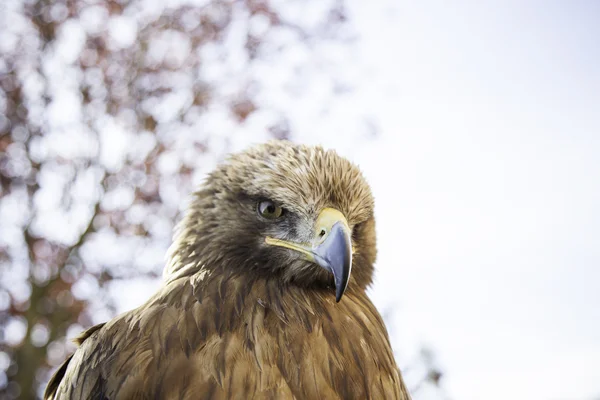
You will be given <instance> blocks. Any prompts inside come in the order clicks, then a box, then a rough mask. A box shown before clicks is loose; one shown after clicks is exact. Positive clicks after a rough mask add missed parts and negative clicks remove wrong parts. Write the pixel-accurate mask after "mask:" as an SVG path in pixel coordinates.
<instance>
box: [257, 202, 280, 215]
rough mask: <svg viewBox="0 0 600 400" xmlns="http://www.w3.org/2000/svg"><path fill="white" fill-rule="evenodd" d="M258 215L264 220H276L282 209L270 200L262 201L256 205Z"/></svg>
mask: <svg viewBox="0 0 600 400" xmlns="http://www.w3.org/2000/svg"><path fill="white" fill-rule="evenodd" d="M258 213H259V214H260V216H261V217H263V218H266V219H277V218H279V217H281V215H282V214H283V208H281V207H280V206H278V205H277V204H275V203H274V202H272V201H271V200H263V201H261V202H259V203H258Z"/></svg>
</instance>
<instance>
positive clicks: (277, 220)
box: [44, 141, 410, 400]
mask: <svg viewBox="0 0 600 400" xmlns="http://www.w3.org/2000/svg"><path fill="white" fill-rule="evenodd" d="M375 258H376V237H375V218H374V200H373V195H372V193H371V190H370V187H369V185H368V183H367V182H366V180H365V178H364V176H363V175H362V173H361V171H360V170H359V168H358V167H357V166H356V165H354V164H353V163H351V162H350V161H348V160H347V159H345V158H343V157H341V156H339V155H338V154H337V153H336V152H335V151H333V150H326V149H324V148H322V147H320V146H306V145H300V144H295V143H291V142H288V141H270V142H267V143H263V144H260V145H256V146H253V147H251V148H249V149H247V150H245V151H243V152H240V153H236V154H233V155H230V156H229V157H228V158H227V159H226V160H225V161H224V162H223V163H222V164H221V165H219V166H217V167H216V168H215V170H214V171H213V172H212V173H210V174H208V176H207V178H206V179H205V182H204V183H203V184H202V186H201V187H200V188H199V189H198V190H196V191H195V192H194V193H193V194H192V199H191V201H190V206H189V207H188V210H187V212H186V213H185V215H184V217H183V218H182V220H181V222H180V223H179V224H178V225H177V228H176V231H175V235H174V240H173V244H172V246H171V247H170V249H169V252H168V256H167V263H166V267H165V272H164V283H163V285H162V286H161V288H160V289H159V290H158V291H157V292H156V293H155V294H154V295H153V296H152V297H151V298H150V299H149V300H148V301H146V303H144V304H143V305H142V306H140V307H138V308H136V309H134V310H131V311H129V312H125V313H124V314H121V315H119V316H117V317H116V318H114V319H112V320H111V321H109V322H106V323H103V324H99V325H96V326H94V327H92V328H90V329H88V330H87V331H85V332H84V333H83V334H81V335H80V336H79V337H78V338H77V339H76V343H77V344H78V348H77V350H76V351H75V353H74V354H73V355H72V356H70V357H69V358H68V359H67V360H66V361H65V362H64V364H63V365H62V366H61V367H60V368H58V370H57V371H56V372H55V374H54V375H53V377H52V378H51V379H50V381H49V383H48V385H47V388H46V391H45V393H44V398H45V399H55V400H57V399H94V400H95V399H111V400H112V399H150V398H152V399H410V395H409V393H408V391H407V389H406V386H405V384H404V382H403V379H402V376H401V373H400V370H399V368H398V366H397V364H396V361H395V359H394V355H393V352H392V348H391V345H390V340H389V337H388V334H387V330H386V327H385V324H384V321H383V319H382V318H381V316H380V314H379V313H378V311H377V309H376V308H375V306H374V305H373V303H372V302H371V300H370V299H369V297H368V296H367V293H366V289H367V287H368V286H369V285H370V284H371V282H372V280H373V263H374V262H375Z"/></svg>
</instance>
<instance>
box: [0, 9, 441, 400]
mask: <svg viewBox="0 0 600 400" xmlns="http://www.w3.org/2000/svg"><path fill="white" fill-rule="evenodd" d="M351 39H352V31H351V29H349V22H348V21H347V18H346V12H345V8H344V4H343V2H342V1H337V0H331V1H330V0H327V1H326V0H290V1H283V0H281V1H267V0H246V1H234V0H230V1H226V0H214V1H209V0H170V1H166V2H162V1H157V0H121V1H107V0H78V1H76V0H45V1H32V0H3V1H2V2H0V196H1V197H0V398H3V399H4V398H5V399H11V398H36V397H39V396H40V394H41V391H42V388H43V386H44V385H45V382H46V381H47V379H48V378H49V375H50V373H51V371H52V370H53V369H54V368H56V367H57V366H58V365H60V364H61V363H62V362H63V361H64V359H65V358H66V356H67V355H68V354H69V353H71V352H72V351H73V350H74V345H73V344H72V343H71V342H70V341H69V340H67V339H66V338H67V337H69V338H73V337H74V336H75V335H77V334H78V333H79V332H80V331H81V330H82V329H84V328H86V327H88V326H90V325H92V324H94V323H99V322H103V321H106V320H107V319H109V318H110V317H112V316H113V315H114V314H115V313H116V312H117V311H118V309H119V308H120V307H121V308H122V307H124V306H123V304H119V303H120V302H121V303H122V302H123V299H124V298H126V297H127V296H131V293H128V292H130V291H128V290H127V289H128V288H130V287H132V286H131V285H134V282H136V281H137V282H141V284H138V286H137V287H138V288H139V287H140V286H139V285H141V287H146V290H147V291H152V290H153V289H154V288H155V287H156V284H157V282H158V280H159V277H160V275H161V272H162V268H163V260H164V254H165V252H166V249H167V247H168V245H169V244H170V239H171V231H172V228H173V225H174V223H175V221H176V219H177V217H178V215H179V213H180V211H181V210H182V208H183V207H184V206H185V201H184V200H185V198H186V195H187V194H188V193H189V192H190V191H191V190H192V188H193V187H194V185H197V184H198V183H199V182H200V181H201V179H202V177H203V176H204V174H205V173H206V172H207V171H208V170H210V169H211V168H212V167H213V166H214V164H215V163H216V162H217V161H218V160H219V159H220V158H221V157H222V156H223V154H225V153H226V152H227V151H228V150H231V149H232V147H235V146H242V145H243V144H244V143H250V142H256V141H262V140H265V139H267V138H269V137H271V138H272V137H276V138H286V137H289V136H290V135H291V134H292V131H293V128H292V127H291V125H290V123H289V121H288V119H287V118H286V117H285V115H286V110H285V107H284V106H282V103H283V101H282V100H281V99H284V98H286V96H287V97H288V98H289V97H292V98H293V97H294V96H297V95H298V93H300V92H301V91H302V90H303V88H304V87H305V86H307V85H309V83H310V82H309V81H310V80H311V76H313V75H315V69H319V68H320V69H321V70H322V71H324V72H323V73H324V74H325V75H326V76H327V77H328V78H331V79H332V80H336V79H337V81H335V82H334V83H333V84H332V85H330V86H331V91H332V92H333V93H343V92H347V91H348V89H349V87H348V86H351V81H350V82H343V81H342V82H340V81H339V79H341V76H342V75H343V74H340V73H339V71H340V69H337V70H334V73H333V74H337V75H339V76H336V77H332V76H331V75H332V72H331V71H328V70H327V61H328V56H327V54H329V51H330V50H331V49H333V48H334V47H335V46H338V47H340V46H341V47H343V46H344V45H345V43H348V42H349V41H350V40H351ZM323 54H325V56H323ZM307 70H308V72H307ZM335 71H337V72H335ZM321 78H322V77H319V76H317V78H316V79H315V82H313V83H312V84H313V85H315V86H319V87H320V88H322V87H323V82H324V80H323V79H321ZM342 89H343V90H342ZM282 93H283V94H282ZM284 94H285V95H284ZM322 107H324V108H325V107H326V105H322ZM250 133H252V135H251V138H249V137H248V135H249V134H250ZM117 298H118V301H117ZM425 375H426V376H429V372H425ZM419 379H421V378H419ZM432 379H435V380H437V379H439V377H437V378H435V377H433V378H432Z"/></svg>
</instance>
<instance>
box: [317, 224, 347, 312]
mask: <svg viewBox="0 0 600 400" xmlns="http://www.w3.org/2000/svg"><path fill="white" fill-rule="evenodd" d="M315 255H316V256H317V257H316V259H317V262H318V263H319V264H320V265H321V267H323V268H325V269H327V270H328V271H330V272H331V273H333V277H334V281H335V301H336V303H339V302H340V300H341V299H342V297H343V295H344V292H345V291H346V287H347V285H348V280H349V279H350V271H351V268H352V239H351V238H350V235H349V234H348V232H347V231H346V230H345V229H344V228H343V227H342V225H341V224H339V223H336V224H335V225H334V226H333V229H332V230H331V232H330V234H329V237H328V238H327V239H326V240H325V242H323V244H322V245H321V246H319V248H318V249H317V251H316V254H315Z"/></svg>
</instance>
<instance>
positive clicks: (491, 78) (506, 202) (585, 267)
mask: <svg viewBox="0 0 600 400" xmlns="http://www.w3.org/2000/svg"><path fill="white" fill-rule="evenodd" d="M443 4H445V5H446V6H442V5H443ZM447 4H448V3H442V2H434V1H419V2H407V1H396V2H391V1H390V2H385V3H378V4H375V3H373V2H360V1H358V0H355V1H354V3H353V9H352V10H353V18H354V22H355V23H357V24H358V31H359V34H360V37H361V41H360V43H359V54H357V57H358V58H357V62H358V63H362V64H364V70H365V71H366V72H365V73H363V74H362V75H361V77H360V82H359V86H360V91H359V96H358V97H359V99H357V100H355V102H354V103H352V102H351V103H350V104H347V105H343V106H342V108H341V109H340V110H338V113H339V114H340V115H343V114H344V107H346V108H345V110H346V112H348V113H354V112H356V110H357V109H361V108H362V110H365V112H366V114H369V115H373V119H374V120H375V121H376V122H377V124H378V126H379V128H380V131H381V135H380V136H379V137H377V138H376V139H375V140H364V141H361V142H360V143H357V142H356V141H354V140H352V141H348V140H341V138H342V134H343V132H340V131H336V132H335V133H333V132H331V131H327V130H325V129H323V128H319V127H316V128H315V127H314V126H313V130H314V131H313V132H310V133H307V134H306V135H304V136H306V137H304V136H303V135H300V137H298V138H299V139H300V140H305V141H309V142H321V143H323V144H324V145H326V146H328V147H333V148H338V149H340V152H341V153H343V154H346V155H347V156H349V157H350V158H352V159H354V160H355V161H357V162H358V163H359V164H360V165H361V167H362V168H363V170H364V171H365V173H366V175H367V178H368V179H369V181H370V182H371V183H372V186H373V189H374V192H375V195H376V205H377V217H378V234H379V251H380V252H379V262H378V269H379V273H378V276H377V283H376V285H375V287H374V288H373V290H372V296H373V298H374V299H375V301H376V302H377V304H378V305H379V306H380V308H382V309H384V308H386V307H389V306H390V305H395V306H396V307H397V311H396V314H395V315H396V318H395V322H396V325H395V326H393V327H391V328H392V331H393V332H394V333H395V334H394V337H393V341H394V346H395V347H396V349H397V350H398V353H399V355H400V357H402V356H403V355H405V356H406V357H410V354H406V352H410V351H411V350H414V349H416V348H417V345H419V344H427V345H429V346H431V347H432V348H433V349H434V350H435V352H436V356H437V358H438V360H439V363H440V364H441V366H442V368H443V370H444V371H445V373H446V375H445V379H444V385H445V389H446V390H447V392H448V394H449V396H450V397H451V398H453V399H461V400H469V399H474V400H475V399H505V398H510V399H532V400H533V399H591V398H595V397H596V396H600V207H598V205H599V204H600V62H599V61H600V42H599V40H600V23H598V20H599V18H600V3H599V2H593V1H588V2H585V1H574V2H557V1H550V2H548V1H546V2H543V3H542V2H522V1H504V2H494V3H492V2H474V1H473V2H453V3H452V7H448V6H447ZM353 96H354V95H353ZM338 108H339V107H338ZM403 352H404V353H403ZM401 362H402V360H401Z"/></svg>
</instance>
